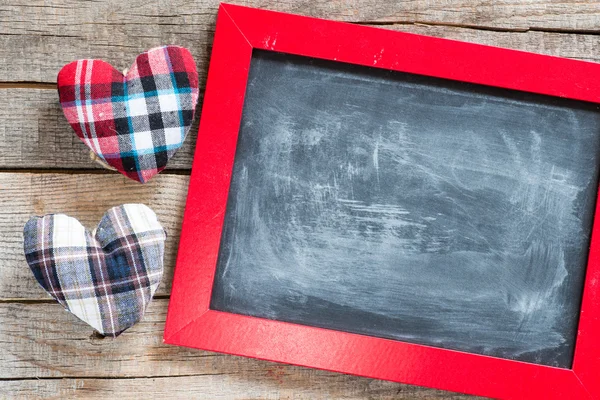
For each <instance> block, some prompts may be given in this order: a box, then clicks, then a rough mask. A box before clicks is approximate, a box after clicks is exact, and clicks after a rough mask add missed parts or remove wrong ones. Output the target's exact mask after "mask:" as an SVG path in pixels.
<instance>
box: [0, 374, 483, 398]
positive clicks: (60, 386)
mask: <svg viewBox="0 0 600 400" xmlns="http://www.w3.org/2000/svg"><path fill="white" fill-rule="evenodd" d="M3 393H4V394H6V395H7V398H11V399H88V400H94V399H97V400H105V399H107V398H109V399H110V398H116V397H118V398H119V399H122V400H127V399H131V400H139V399H140V398H150V399H211V400H249V399H294V400H329V399H344V400H360V399H364V400H367V399H368V400H434V399H444V400H475V399H477V397H471V396H465V395H459V394H453V393H449V392H443V391H435V390H430V389H424V388H420V387H417V386H408V385H398V384H395V383H392V382H384V381H376V380H369V379H366V378H356V377H350V376H344V375H333V374H328V373H326V372H318V373H315V374H314V375H313V374H311V373H308V372H304V373H302V372H300V371H299V372H294V373H289V372H287V371H286V370H285V367H272V368H269V369H266V370H260V371H251V372H246V373H244V374H238V375H203V376H183V377H168V378H138V379H89V378H88V379H53V380H47V379H41V380H37V379H28V380H21V381H7V382H2V384H1V386H0V396H2V395H3Z"/></svg>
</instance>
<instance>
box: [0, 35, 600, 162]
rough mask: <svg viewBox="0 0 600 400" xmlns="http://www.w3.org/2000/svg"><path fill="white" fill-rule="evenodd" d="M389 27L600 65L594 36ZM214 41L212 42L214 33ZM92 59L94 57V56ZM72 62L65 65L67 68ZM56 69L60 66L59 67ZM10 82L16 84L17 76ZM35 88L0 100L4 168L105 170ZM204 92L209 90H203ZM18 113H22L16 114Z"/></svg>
mask: <svg viewBox="0 0 600 400" xmlns="http://www.w3.org/2000/svg"><path fill="white" fill-rule="evenodd" d="M386 28H390V29H394V30H401V31H407V32H413V33H418V34H423V35H430V36H437V37H444V38H448V39H455V40H464V41H468V42H474V43H481V44H487V45H494V46H500V47H508V48H512V49H517V50H524V51H533V52H540V53H544V54H548V55H553V56H561V57H569V58H575V59H581V60H587V61H600V41H598V40H597V36H594V35H573V34H564V33H549V32H518V33H516V32H492V31H482V30H476V29H468V28H458V27H447V26H426V25H393V26H386ZM0 29H1V28H0ZM2 38H3V36H0V41H1V40H2ZM4 38H6V36H5V37H4ZM209 39H210V40H212V34H211V37H210V38H209ZM157 40H158V38H157ZM156 43H159V42H158V41H157V42H156ZM193 43H194V42H193V41H191V42H190V44H193ZM6 48H7V47H6V46H5V47H0V53H1V52H2V51H4V50H6ZM143 48H144V47H143V46H140V47H139V49H124V51H125V52H126V54H123V55H122V56H123V57H126V58H131V59H133V58H134V57H135V55H136V53H137V52H138V51H142V50H143ZM96 50H97V51H99V53H100V54H99V55H98V56H101V57H102V56H104V57H105V56H106V55H107V54H106V53H103V50H102V49H100V48H98V49H96ZM87 56H92V55H91V54H88V55H87ZM28 57H30V60H29V62H28V63H27V64H28V65H29V66H33V65H35V66H36V68H46V65H45V62H47V61H49V60H54V59H53V58H44V57H46V56H45V55H44V53H36V52H32V53H29V54H28ZM0 58H1V56H0ZM70 60H71V59H68V60H63V61H64V62H65V63H66V62H68V61H70ZM196 60H197V61H198V64H199V65H200V69H201V70H203V69H205V68H206V64H207V62H208V56H207V55H206V54H204V55H202V56H198V54H196ZM3 65H4V64H2V63H0V69H1V68H3ZM52 68H55V67H52ZM56 68H60V67H59V66H56ZM53 74H55V72H53ZM0 76H2V75H0ZM4 76H7V75H4ZM53 76H54V75H53ZM7 77H8V79H11V77H12V75H8V76H7ZM0 79H4V78H0ZM23 79H25V78H23ZM53 79H54V78H53ZM203 85H204V80H202V81H201V86H203ZM31 86H32V85H29V87H26V88H22V89H19V88H14V87H8V88H4V89H2V88H1V86H0V94H2V96H0V169H1V168H15V169H16V168H40V169H47V168H66V169H81V168H85V169H98V170H100V169H101V167H100V166H99V165H98V164H96V163H94V162H92V161H90V158H89V150H88V148H87V147H86V146H85V145H84V144H83V143H82V142H81V141H80V140H79V139H78V138H77V137H76V136H75V133H74V132H73V130H72V129H71V127H70V126H69V124H68V123H67V121H66V119H65V117H64V116H63V114H62V111H61V109H60V105H59V103H58V95H57V93H56V91H55V90H46V89H38V88H35V87H31ZM49 87H52V86H51V85H50V86H49ZM201 91H203V87H202V88H201ZM15 110H19V111H18V112H15ZM200 110H201V104H200V105H199V107H198V113H199V112H200ZM197 131H198V118H196V122H195V123H194V125H193V126H192V127H191V129H190V132H189V133H188V137H187V139H186V141H185V143H184V145H183V147H182V148H181V149H180V150H179V151H178V152H177V153H176V154H175V156H174V157H173V158H172V159H171V160H170V161H169V164H168V166H167V169H190V168H191V163H192V159H193V152H194V147H195V142H196V135H197Z"/></svg>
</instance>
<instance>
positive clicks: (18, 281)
mask: <svg viewBox="0 0 600 400" xmlns="http://www.w3.org/2000/svg"><path fill="white" fill-rule="evenodd" d="M239 3H240V4H245V5H251V6H256V7H264V8H270V9H275V10H280V11H287V12H292V13H298V14H305V15H311V16H315V17H323V18H330V19H335V20H342V21H348V22H352V23H357V24H365V25H378V26H380V27H382V28H385V29H394V30H401V31H407V32H415V33H420V34H425V35H432V36H439V37H445V38H451V39H458V40H465V41H471V42H477V43H484V44H490V45H496V46H503V47H509V48H514V49H520V50H527V51H534V52H540V53H545V54H550V55H556V56H563V57H570V58H577V59H582V60H589V61H598V60H599V58H600V46H599V37H598V35H599V34H600V3H597V2H592V1H585V0H584V1H581V0H577V1H575V0H572V1H568V0H565V1H559V0H545V1H544V0H502V1H494V0H478V1H469V0H454V1H425V0H405V1H400V0H395V1H389V0H362V1H361V0H284V1H277V2H275V1H266V0H265V1H261V0H251V1H242V2H239ZM217 7H218V2H217V1H216V0H214V1H213V0H172V1H170V0H128V1H123V0H107V1H100V0H87V1H75V0H4V1H1V2H0V93H1V94H2V96H0V398H16V397H26V398H76V397H79V398H104V399H105V398H117V397H118V398H120V399H126V398H140V397H142V396H155V397H157V398H178V397H195V398H207V399H247V398H252V399H259V398H260V399H263V398H269V399H273V398H293V399H330V398H343V399H465V398H467V397H468V396H461V395H456V394H452V393H448V392H442V391H436V390H430V389H425V388H419V387H414V386H408V385H400V384H396V383H391V382H383V381H377V380H370V379H364V378H358V377H352V376H347V375H342V374H335V373H330V372H323V371H316V370H311V369H305V368H299V367H292V366H285V365H279V364H274V363H269V362H263V361H256V360H251V359H246V358H241V357H233V356H225V355H220V354H214V353H209V352H201V351H194V350H186V349H183V348H175V347H171V346H166V345H163V344H162V330H163V325H164V320H165V313H166V308H167V303H168V299H169V292H170V289H171V278H172V275H173V263H174V259H175V254H176V251H177V243H178V236H179V225H180V223H181V217H182V213H183V207H184V201H185V194H186V191H187V184H188V179H189V172H190V165H191V160H192V151H193V148H194V145H195V141H196V131H197V123H196V124H195V125H194V126H193V127H192V130H191V132H190V134H189V136H188V139H187V141H186V143H185V145H184V147H183V148H182V149H181V150H180V151H179V152H178V153H177V155H176V156H175V157H174V158H173V159H172V160H171V162H170V164H169V168H168V169H167V170H165V171H164V172H163V173H162V174H161V175H159V176H158V177H155V178H154V179H153V180H152V181H151V182H150V183H149V184H146V185H140V184H138V183H136V182H133V181H131V180H128V179H126V178H124V177H122V176H121V175H120V174H117V173H112V172H110V171H106V170H102V169H100V168H99V167H98V166H97V165H96V164H94V163H92V162H91V161H90V160H89V156H88V150H87V148H86V147H85V145H83V144H82V143H81V142H80V141H79V139H78V138H77V137H76V136H75V135H74V133H73V131H72V130H71V128H70V127H69V125H68V124H67V122H66V120H65V118H64V116H63V115H62V112H61V110H60V107H59V105H58V96H57V93H56V89H55V82H56V74H57V73H58V71H59V69H60V68H61V67H62V66H63V65H64V64H66V63H68V62H70V61H73V60H75V59H78V58H102V59H104V60H106V61H108V62H111V63H112V64H113V65H114V66H115V67H116V68H118V69H124V68H127V67H129V65H130V64H131V62H132V61H133V59H134V58H135V56H136V55H137V54H138V53H140V52H142V51H144V50H146V49H148V48H151V47H154V46H157V45H161V44H178V45H182V46H186V47H188V48H189V49H190V50H191V51H192V54H193V55H194V57H195V58H196V61H197V63H198V69H199V72H200V75H201V88H200V90H201V93H202V92H203V90H204V88H203V85H204V80H205V77H206V70H207V67H208V60H209V54H210V50H211V43H212V39H213V31H214V26H215V16H216V11H217ZM541 73H543V71H541ZM201 102H202V99H200V103H201ZM200 106H201V104H200V105H199V107H200ZM199 109H200V108H199ZM125 202H141V203H145V204H147V205H149V206H150V207H152V208H153V209H154V210H155V211H156V212H157V214H158V215H159V218H160V220H161V221H162V222H163V224H164V225H165V227H166V228H167V230H168V231H169V239H168V243H167V254H166V259H165V263H166V271H165V276H164V278H163V282H162V284H161V287H160V288H159V290H158V293H157V296H156V300H154V302H153V303H152V304H151V306H150V308H149V309H148V312H147V313H146V316H145V318H144V321H143V322H141V323H140V324H138V325H136V326H135V327H134V328H132V329H130V330H129V331H127V332H126V333H125V334H123V335H122V336H121V337H119V338H118V339H116V340H111V339H100V338H98V337H97V336H96V335H94V334H93V332H92V329H91V328H90V327H88V326H87V325H85V324H83V323H81V322H79V321H78V320H77V319H76V318H75V317H73V316H71V315H70V314H68V313H67V312H65V311H63V310H62V307H60V306H59V305H58V304H56V303H55V302H54V301H53V300H51V299H49V297H48V296H47V295H46V294H45V293H44V292H43V291H42V289H41V288H40V287H39V286H38V284H37V282H36V281H35V279H34V278H33V275H32V274H31V272H30V270H29V268H28V266H27V264H26V262H25V259H24V256H23V250H22V245H23V238H22V229H23V226H24V224H25V222H26V221H27V220H28V219H29V217H30V216H32V215H34V214H38V215H40V214H45V213H50V212H64V213H67V214H70V215H72V216H74V217H77V218H79V219H80V220H81V221H82V223H84V224H85V225H86V226H88V227H90V228H92V227H94V226H95V225H96V224H97V222H98V220H99V219H100V217H101V215H102V214H103V213H104V211H106V210H107V209H108V208H110V207H111V206H114V205H118V204H121V203H125Z"/></svg>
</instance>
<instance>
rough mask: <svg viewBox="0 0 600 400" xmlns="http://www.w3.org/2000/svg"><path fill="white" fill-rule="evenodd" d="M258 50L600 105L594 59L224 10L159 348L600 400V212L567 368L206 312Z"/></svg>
mask: <svg viewBox="0 0 600 400" xmlns="http://www.w3.org/2000/svg"><path fill="white" fill-rule="evenodd" d="M255 48H256V49H264V50H272V51H277V52H283V53H289V54H295V55H302V56H308V57H314V58H319V59H325V60H334V61H339V62H343V63H351V64H358V65H363V66H371V67H377V68H383V69H388V70H395V71H403V72H408V73H414V74H420V75H426V76H432V77H438V78H446V79H452V80H457V81H463V82H470V83H476V84H482V85H488V86H495V87H500V88H507V89H516V90H520V91H526V92H531V93H538V94H545V95H550V96H559V97H564V98H569V99H575V100H583V101H588V102H595V103H600V85H599V84H598V77H599V76H600V64H594V63H588V62H582V61H575V60H569V59H564V58H557V57H550V56H544V55H538V54H532V53H525V52H520V51H514V50H507V49H500V48H495V47H489V46H482V45H476V44H471V43H464V42H458V41H451V40H445V39H438V38H432V37H426V36H421V35H415V34H408V33H401V32H395V31H389V30H384V29H377V28H371V27H365V26H359V25H352V24H347V23H341V22H333V21H327V20H321V19H315V18H309V17H302V16H296V15H290V14H284V13H279V12H272V11H266V10H259V9H254V8H247V7H242V6H236V5H230V4H221V6H220V8H219V12H218V17H217V28H216V33H215V39H214V47H213V51H212V57H211V62H210V70H209V74H208V82H207V86H206V93H205V97H204V104H203V110H202V117H201V122H200V131H199V134H198V142H197V146H196V154H195V158H194V164H193V169H192V176H191V181H190V186H189V192H188V198H187V205H186V210H185V215H184V221H183V227H182V233H181V242H180V248H179V254H178V257H177V266H176V270H175V277H174V282H173V290H172V294H171V301H170V304H169V311H168V316H167V323H166V327H165V333H164V341H165V342H166V343H169V344H174V345H180V346H187V347H194V348H200V349H205V350H210V351H217V352H223V353H229V354H236V355H242V356H250V357H255V358H260V359H266V360H272V361H278V362H284V363H289V364H296V365H301V366H308V367H314V368H320V369H326V370H331V371H337V372H343V373H349V374H355V375H361V376H365V377H371V378H378V379H385V380H391V381H397V382H403V383H409V384H414V385H421V386H428V387H433V388H438V389H444V390H450V391H456V392H464V393H470V394H476V395H483V396H490V397H498V398H527V399H533V398H540V399H565V398H569V399H593V398H595V399H598V398H600V379H598V374H599V373H600V345H599V344H598V342H599V341H600V227H599V226H600V225H599V223H598V219H597V217H595V219H594V223H593V231H592V239H591V247H590V252H589V259H588V266H587V272H586V279H585V287H584V291H583V302H582V306H581V313H580V319H579V327H578V333H577V339H576V348H575V357H574V362H573V365H572V368H571V369H563V368H556V367H549V366H544V365H537V364H531V363H525V362H520V361H512V360H508V359H500V358H495V357H490V356H484V355H478V354H470V353H465V352H460V351H454V350H446V349H441V348H435V347H430V346H424V345H417V344H411V343H405V342H400V341H394V340H388V339H380V338H375V337H369V336H364V335H358V334H352V333H345V332H338V331H333V330H328V329H321V328H315V327H310V326H304V325H298V324H293V323H287V322H279V321H274V320H268V319H262V318H255V317H249V316H243V315H237V314H232V313H226V312H220V311H215V310H211V309H210V308H209V303H210V299H211V290H212V286H213V279H214V275H215V269H216V264H217V255H218V252H219V245H220V240H221V230H222V224H223V220H224V216H225V210H226V203H227V195H228V189H229V184H230V178H231V172H232V167H233V163H234V156H235V150H236V143H237V135H238V130H239V127H240V120H241V117H242V107H243V103H244V93H245V90H246V82H247V76H248V71H249V65H250V60H251V56H252V50H253V49H255ZM599 206H600V203H597V205H596V213H595V215H596V216H597V215H598V207H599Z"/></svg>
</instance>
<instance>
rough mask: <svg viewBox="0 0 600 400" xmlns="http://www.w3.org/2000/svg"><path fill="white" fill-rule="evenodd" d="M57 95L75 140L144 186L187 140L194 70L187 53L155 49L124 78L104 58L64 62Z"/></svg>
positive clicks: (195, 82)
mask: <svg viewBox="0 0 600 400" xmlns="http://www.w3.org/2000/svg"><path fill="white" fill-rule="evenodd" d="M58 94H59V98H60V103H61V106H62V109H63V112H64V114H65V116H66V117H67V120H68V121H69V123H70V124H71V126H72V127H73V129H74V130H75V132H76V133H77V136H79V138H80V139H81V140H82V141H83V142H84V143H85V144H86V145H87V146H88V147H89V148H90V149H91V150H92V151H93V152H94V153H96V154H97V155H98V157H100V158H101V159H102V160H103V161H105V162H106V163H107V164H108V165H110V166H112V167H114V168H115V169H117V170H118V171H119V172H121V173H122V174H124V175H125V176H127V177H129V178H131V179H134V180H136V181H139V182H142V183H145V182H147V181H148V180H149V179H150V178H152V177H153V176H154V175H156V174H157V173H159V172H160V171H162V170H163V169H164V168H165V166H166V165H167V162H168V160H169V159H170V158H171V157H172V156H173V154H175V152H176V151H177V149H179V148H180V147H181V145H182V144H183V141H184V140H185V137H186V135H187V132H188V130H189V128H190V125H191V123H192V120H193V119H194V110H195V108H196V102H197V101H198V72H197V71H196V64H195V63H194V59H193V58H192V55H191V54H190V52H189V51H188V50H187V49H185V48H183V47H178V46H164V47H157V48H154V49H151V50H149V51H147V52H146V53H143V54H140V55H139V56H138V57H137V58H136V60H135V62H134V63H133V65H132V66H131V68H130V69H129V71H128V72H127V74H126V75H125V76H124V75H123V74H122V73H121V72H120V71H117V70H116V69H115V68H113V67H112V66H111V65H110V64H108V63H107V62H104V61H102V60H77V61H74V62H72V63H70V64H67V65H65V66H64V67H63V68H62V69H61V70H60V72H59V74H58Z"/></svg>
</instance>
